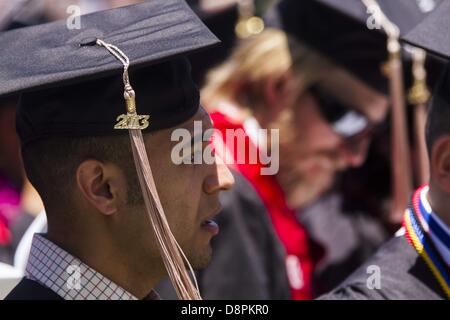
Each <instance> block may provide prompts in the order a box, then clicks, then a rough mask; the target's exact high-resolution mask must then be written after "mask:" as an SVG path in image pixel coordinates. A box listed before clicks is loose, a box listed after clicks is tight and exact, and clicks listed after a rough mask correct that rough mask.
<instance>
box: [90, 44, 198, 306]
mask: <svg viewBox="0 0 450 320" xmlns="http://www.w3.org/2000/svg"><path fill="white" fill-rule="evenodd" d="M97 44H98V45H99V46H102V47H104V48H106V49H107V50H108V51H109V52H110V53H111V54H112V55H113V56H114V57H115V58H116V59H118V60H119V61H120V62H121V63H122V64H123V66H124V72H123V82H124V86H125V90H124V98H125V102H126V107H127V114H123V115H120V116H119V117H118V118H117V119H118V123H117V124H116V126H115V127H114V128H115V129H127V130H129V134H130V140H131V148H132V151H133V159H134V163H135V166H136V170H137V174H138V178H139V184H140V186H141V189H142V195H143V198H144V203H145V207H146V210H147V213H148V216H149V220H150V224H151V226H152V228H153V232H154V234H155V238H156V240H157V244H158V248H159V250H160V253H161V258H162V260H163V263H164V266H165V268H166V270H167V273H168V275H169V278H170V280H171V282H172V284H173V286H174V288H175V291H176V293H177V295H178V297H179V298H180V299H181V300H201V299H202V298H201V296H200V292H199V289H198V284H197V280H196V278H195V274H194V271H193V269H192V266H191V264H190V263H189V261H188V259H187V257H186V256H185V254H184V252H183V250H182V249H181V247H180V246H179V244H178V242H177V241H176V239H175V237H174V235H173V233H172V231H171V230H170V227H169V224H168V222H167V219H166V216H165V214H164V209H163V207H162V205H161V200H160V199H159V196H158V191H157V189H156V185H155V181H154V178H153V174H152V170H151V167H150V163H149V161H148V156H147V151H146V149H145V144H144V138H143V136H142V131H141V130H144V129H145V128H147V127H148V126H149V116H148V115H138V114H137V113H136V100H135V92H134V90H133V88H132V87H131V84H130V80H129V77H128V67H129V65H130V62H129V59H128V57H127V56H126V55H125V54H124V53H123V52H122V51H121V50H120V49H119V48H117V47H116V46H113V45H111V44H108V43H106V42H104V41H102V40H100V39H98V40H97ZM184 262H186V265H187V266H188V268H189V270H190V272H191V275H192V277H193V280H194V283H193V281H192V280H191V278H190V277H189V273H188V272H187V270H186V267H185V263H184Z"/></svg>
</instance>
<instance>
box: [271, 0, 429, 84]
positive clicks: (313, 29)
mask: <svg viewBox="0 0 450 320" xmlns="http://www.w3.org/2000/svg"><path fill="white" fill-rule="evenodd" d="M430 1H431V2H433V3H436V1H434V0H430ZM430 1H428V6H424V5H423V4H421V2H418V1H412V0H397V1H390V0H379V1H378V4H379V6H380V8H381V10H382V12H383V13H384V14H385V15H386V16H387V17H388V19H389V20H391V21H392V22H393V23H394V24H395V25H397V27H398V28H399V31H400V34H401V35H403V34H405V33H407V32H408V31H410V30H411V29H412V28H413V27H414V26H416V25H417V24H418V23H419V22H420V21H422V20H423V19H424V17H425V16H426V15H427V14H428V12H429V11H430V10H432V9H433V8H434V6H433V5H432V3H430ZM376 13H377V12H376V9H375V8H374V9H373V10H372V9H371V8H370V9H369V8H368V7H367V6H366V5H365V4H364V3H363V1H361V0H339V1H336V0H303V1H296V0H282V1H280V2H279V4H278V5H277V6H276V7H274V8H273V10H271V11H269V13H268V14H267V16H266V23H267V24H268V25H269V26H273V27H277V28H282V29H283V30H285V31H286V32H288V33H290V34H292V35H293V36H295V37H297V38H298V39H299V40H300V41H302V42H303V43H305V44H307V45H309V46H311V47H312V48H314V49H316V50H317V51H319V52H320V53H322V54H323V55H325V56H326V57H328V58H329V59H331V60H332V61H334V62H335V63H337V64H338V65H340V66H342V67H344V68H345V69H346V70H348V71H350V72H351V73H353V74H354V75H355V76H357V77H358V78H359V79H361V80H363V81H364V82H365V83H367V84H368V85H370V86H371V87H372V88H374V89H376V90H378V91H379V92H383V93H386V92H387V91H388V87H387V79H386V76H385V75H384V73H383V71H382V66H383V65H384V63H385V62H386V61H387V60H388V50H387V46H386V43H387V36H386V33H385V32H383V28H382V26H380V25H379V24H378V22H377V21H376V20H375V18H374V14H376Z"/></svg>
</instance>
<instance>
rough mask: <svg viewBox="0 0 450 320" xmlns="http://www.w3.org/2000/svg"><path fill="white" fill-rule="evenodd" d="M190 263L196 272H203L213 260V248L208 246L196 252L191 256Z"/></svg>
mask: <svg viewBox="0 0 450 320" xmlns="http://www.w3.org/2000/svg"><path fill="white" fill-rule="evenodd" d="M188 259H189V263H190V264H191V266H192V268H193V269H194V270H195V271H199V270H203V269H205V268H206V267H208V266H209V264H210V263H211V259H212V248H211V246H210V245H209V244H208V246H207V247H206V248H202V249H199V250H196V252H193V253H192V254H190V255H189V258H188Z"/></svg>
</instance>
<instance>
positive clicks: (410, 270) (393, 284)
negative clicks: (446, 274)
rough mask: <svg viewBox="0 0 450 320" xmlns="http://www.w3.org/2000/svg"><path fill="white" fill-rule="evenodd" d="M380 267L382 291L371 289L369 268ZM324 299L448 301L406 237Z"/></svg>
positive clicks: (395, 240)
mask: <svg viewBox="0 0 450 320" xmlns="http://www.w3.org/2000/svg"><path fill="white" fill-rule="evenodd" d="M371 265H375V266H378V267H379V268H380V271H381V281H380V287H381V288H380V289H369V288H368V286H367V279H368V277H369V276H370V275H371V274H370V273H368V272H367V270H368V269H367V268H368V267H369V266H371ZM319 299H320V300H369V299H373V300H445V299H446V296H445V292H444V290H443V289H442V287H441V286H440V285H439V283H438V281H437V279H436V278H435V277H434V275H433V274H432V272H431V270H430V269H429V267H428V266H427V264H426V263H425V261H424V260H423V259H422V257H420V256H419V254H418V253H417V252H416V250H415V249H414V248H413V247H412V246H411V245H410V244H409V243H408V240H407V239H406V238H405V237H404V236H401V237H395V238H393V239H391V240H390V241H389V242H388V243H386V244H385V245H383V246H382V247H381V248H380V250H379V251H378V252H377V253H376V254H375V255H374V256H373V257H372V258H371V259H369V260H368V261H367V262H366V263H365V264H364V265H363V266H362V267H360V268H359V269H358V270H357V271H355V273H353V274H352V275H351V276H350V277H349V278H347V280H345V281H344V283H343V284H342V285H340V286H339V287H338V288H337V289H335V290H334V291H332V292H331V293H329V294H327V295H324V296H322V297H320V298H319Z"/></svg>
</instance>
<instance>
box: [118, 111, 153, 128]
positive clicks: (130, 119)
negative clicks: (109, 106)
mask: <svg viewBox="0 0 450 320" xmlns="http://www.w3.org/2000/svg"><path fill="white" fill-rule="evenodd" d="M149 119H150V116H148V115H144V116H140V115H137V114H121V115H120V116H118V117H117V124H116V125H115V126H114V129H119V130H122V129H139V130H144V129H147V128H148V126H149Z"/></svg>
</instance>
